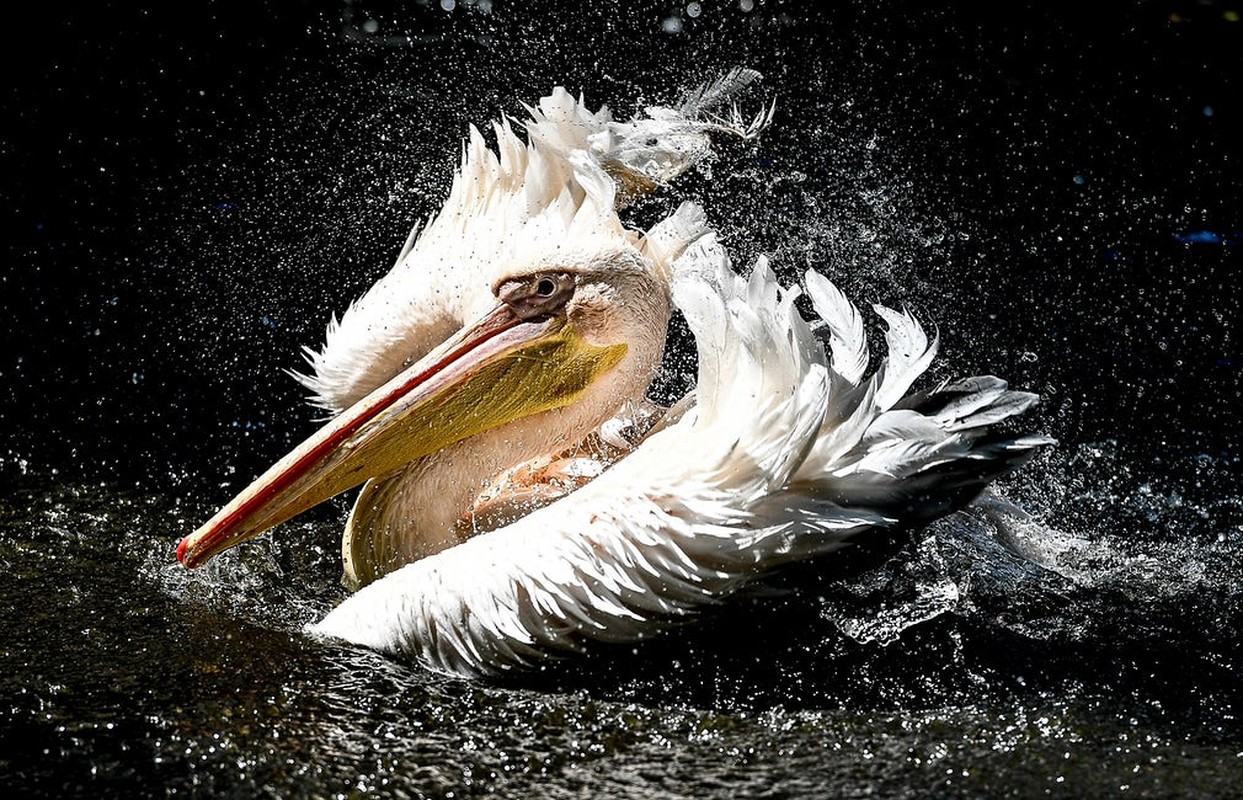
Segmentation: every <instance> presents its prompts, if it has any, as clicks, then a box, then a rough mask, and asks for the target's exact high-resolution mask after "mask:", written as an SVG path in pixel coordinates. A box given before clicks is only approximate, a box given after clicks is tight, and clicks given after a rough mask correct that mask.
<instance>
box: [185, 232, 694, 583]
mask: <svg viewBox="0 0 1243 800" xmlns="http://www.w3.org/2000/svg"><path fill="white" fill-rule="evenodd" d="M489 290H490V297H491V301H492V302H491V304H490V307H489V308H488V309H487V310H486V311H484V312H483V313H482V314H480V315H479V316H478V317H477V318H476V319H475V320H474V321H472V322H471V323H469V324H467V325H465V326H463V327H462V328H461V329H460V330H459V331H457V333H455V334H453V335H452V336H450V337H449V338H448V339H446V340H445V341H444V342H442V343H441V344H440V345H439V346H437V347H435V348H433V349H432V350H431V351H430V352H428V353H427V354H426V355H424V356H423V357H422V358H420V359H419V360H417V361H416V362H415V363H414V364H412V365H410V366H409V367H407V368H405V369H404V370H402V371H401V372H400V373H398V374H397V375H396V376H394V377H393V378H391V379H390V380H388V381H387V382H385V383H383V384H382V385H381V386H379V387H378V388H377V389H375V390H374V391H372V392H371V393H369V394H367V395H366V396H365V397H363V398H362V399H361V400H359V401H358V402H356V403H354V404H353V405H352V406H350V407H349V408H348V409H346V410H345V411H343V412H342V413H341V414H340V415H339V416H337V417H336V418H335V419H333V420H332V421H331V422H329V423H328V424H326V425H325V426H324V427H322V428H321V429H320V430H318V431H317V432H316V433H314V434H313V435H312V436H311V437H310V438H308V439H307V440H306V441H305V442H303V443H302V444H301V445H299V446H298V447H297V448H295V449H294V450H293V451H292V452H291V453H289V454H288V455H286V456H285V457H284V458H282V459H281V460H280V461H279V462H277V463H276V464H275V465H274V466H273V467H271V468H270V469H269V470H268V471H267V472H265V473H264V474H263V475H262V476H261V477H260V478H258V479H257V480H256V481H255V482H254V483H253V484H251V485H250V486H249V487H248V488H247V489H245V490H244V491H243V492H242V493H241V494H239V495H238V496H237V497H236V498H235V499H234V500H233V501H232V502H230V503H229V504H228V505H226V506H225V507H224V508H222V509H221V510H220V511H219V513H217V514H216V515H215V516H214V517H212V519H210V520H209V521H208V522H207V523H206V524H205V525H203V526H202V527H201V528H199V530H197V531H196V532H194V533H193V534H191V535H190V536H187V537H186V538H185V539H183V540H182V541H181V543H180V544H179V545H178V548H177V557H178V560H180V561H181V563H182V564H184V565H186V566H187V567H195V566H198V565H201V564H203V563H204V562H206V561H207V560H208V559H210V558H211V557H212V556H214V555H216V554H217V553H219V552H221V551H223V550H225V549H227V548H230V547H232V546H234V545H236V544H238V543H240V542H242V541H245V540H246V539H249V538H252V537H254V536H257V535H258V534H260V533H263V532H264V531H266V530H268V529H269V528H272V527H273V526H275V525H278V524H280V523H281V522H284V521H285V520H288V519H290V518H291V517H293V516H295V515H296V514H298V513H300V512H302V511H304V510H306V509H308V508H310V507H312V506H314V505H317V504H318V503H320V502H323V501H324V500H327V499H329V498H331V497H333V496H335V495H337V494H339V493H341V492H344V491H346V490H347V489H350V488H352V487H355V486H358V485H359V484H362V483H363V482H365V481H368V480H374V481H380V482H381V483H384V484H392V483H397V484H399V485H401V486H403V487H405V488H406V490H407V495H408V496H407V498H406V502H405V503H404V504H400V503H399V505H405V506H410V505H415V506H419V508H417V509H416V508H408V507H407V508H404V509H394V508H393V507H392V503H390V502H386V503H384V504H382V505H378V504H375V503H374V501H373V500H372V499H367V500H363V499H360V502H359V505H358V506H357V507H356V508H355V512H354V518H353V519H352V520H351V528H352V529H362V528H366V529H368V530H369V531H370V532H372V533H374V534H375V535H376V537H379V536H380V535H381V534H382V535H383V538H384V539H385V541H386V542H388V543H387V544H385V545H384V547H383V548H381V549H382V550H383V551H384V552H383V553H378V552H376V550H377V542H375V541H373V540H372V537H371V536H364V537H356V538H360V539H361V540H363V541H355V542H354V543H353V545H351V543H350V539H351V536H350V531H347V537H346V538H347V541H346V545H345V547H346V556H347V558H346V565H347V576H348V577H351V578H352V579H353V581H354V582H358V583H365V582H369V581H370V580H371V579H374V578H375V577H378V576H379V575H380V574H383V573H384V572H387V571H388V570H389V569H390V568H392V567H395V566H400V565H401V564H402V563H404V562H406V561H409V560H413V559H415V558H418V557H421V556H422V555H427V554H430V552H435V551H436V550H439V549H443V547H445V546H449V545H450V544H453V543H455V538H456V534H454V533H453V532H452V528H453V526H452V523H453V522H454V521H455V520H456V519H457V517H458V516H459V515H460V514H461V513H462V506H463V505H464V504H465V503H466V501H467V500H468V499H469V497H470V496H471V493H477V492H478V491H479V489H480V488H481V487H480V484H481V482H482V481H484V480H486V479H487V477H488V476H489V475H495V474H497V473H499V472H501V471H503V470H504V469H505V468H506V467H509V466H513V465H514V464H516V463H520V462H521V461H524V460H527V459H530V458H533V457H534V456H536V455H540V454H543V453H548V452H556V451H557V450H559V449H563V448H564V447H567V446H569V445H572V444H573V443H574V442H576V441H578V440H579V439H581V438H582V437H583V436H585V435H586V434H587V433H589V432H590V431H591V430H593V429H594V428H595V427H596V426H598V425H599V424H600V423H602V422H603V421H605V420H606V419H608V418H609V417H610V416H612V415H613V414H614V413H615V412H616V411H617V409H618V408H619V407H620V406H621V405H622V404H623V403H624V402H625V401H626V400H627V399H629V398H633V397H636V396H642V394H643V392H644V391H645V389H646V387H647V385H648V383H649V381H650V379H651V376H652V373H653V371H654V369H655V368H656V366H657V365H658V364H659V360H660V355H661V352H662V350H663V347H664V335H665V328H666V325H667V321H668V318H669V314H670V304H669V291H668V286H667V284H666V281H665V280H664V279H663V278H662V276H661V274H660V272H659V271H658V270H653V269H652V265H651V263H650V262H649V261H647V260H646V259H644V258H643V257H642V256H641V254H640V253H639V252H638V251H637V250H636V249H634V248H633V247H617V248H613V249H611V250H607V251H604V252H596V253H594V254H591V255H580V257H578V258H576V259H573V260H567V261H556V260H550V259H546V260H543V261H542V263H539V264H534V265H528V266H526V267H523V268H520V269H508V268H505V269H501V270H500V272H499V275H498V277H496V278H495V279H494V280H493V282H492V285H491V286H490V287H489ZM433 473H434V474H433ZM423 481H425V482H426V484H427V486H426V488H424V489H422V490H417V489H415V488H413V487H412V485H413V484H417V483H420V482H423ZM390 488H391V487H390ZM438 509H439V511H438ZM399 510H404V511H405V512H407V514H408V515H410V516H418V517H419V520H420V524H419V527H420V528H421V529H422V531H423V533H422V534H421V537H420V540H419V541H413V542H402V541H401V539H402V537H401V536H396V537H394V536H393V534H394V533H395V531H393V530H392V527H393V526H392V525H389V524H387V523H383V524H379V525H378V526H377V525H376V524H372V518H373V517H375V516H376V515H378V516H379V517H382V518H383V519H385V520H387V519H390V518H392V517H393V516H394V515H395V514H397V512H398V511H399ZM379 528H382V530H379ZM394 539H396V541H392V540H394ZM351 550H353V551H354V552H351ZM360 550H361V551H365V552H366V554H365V555H364V554H362V553H360V552H359V551H360ZM350 573H353V574H352V575H351V574H350Z"/></svg>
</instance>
